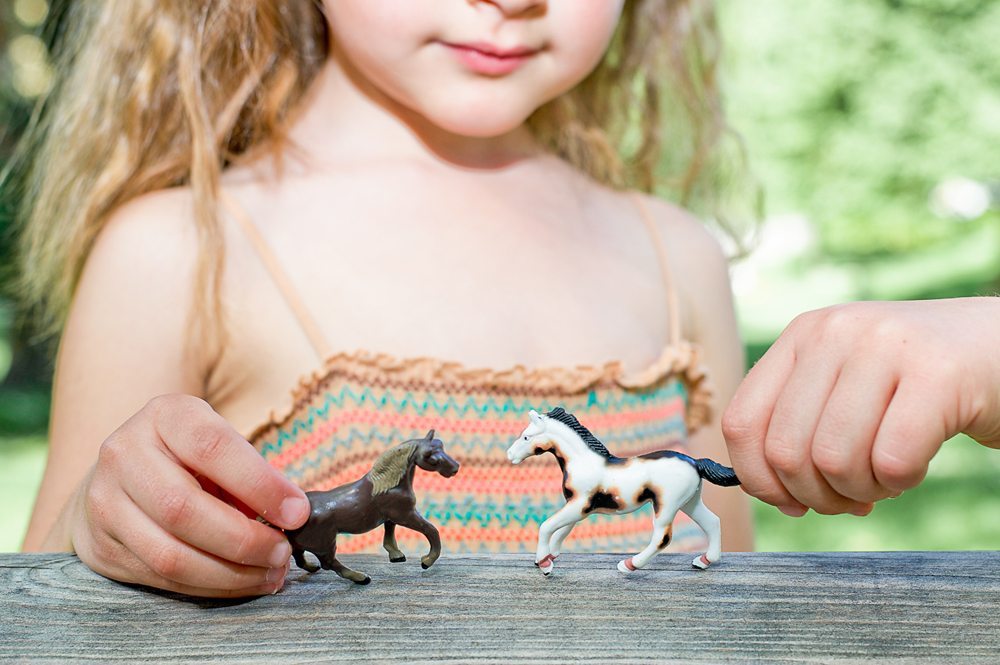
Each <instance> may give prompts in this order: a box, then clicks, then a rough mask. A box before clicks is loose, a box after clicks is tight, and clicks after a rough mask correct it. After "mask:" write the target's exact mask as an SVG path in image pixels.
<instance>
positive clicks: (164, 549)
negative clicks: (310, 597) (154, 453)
mask: <svg viewBox="0 0 1000 665" xmlns="http://www.w3.org/2000/svg"><path fill="white" fill-rule="evenodd" d="M116 505H117V506H118V511H117V516H116V517H117V520H116V521H117V523H116V525H114V526H113V527H112V530H111V532H110V535H111V536H113V537H114V538H115V539H116V540H117V541H118V542H120V543H121V544H122V545H124V546H125V548H126V549H128V550H129V551H130V552H131V553H132V554H133V555H134V556H135V557H136V559H138V560H139V561H141V562H142V563H143V564H144V565H145V566H146V568H148V569H149V570H150V571H151V572H152V573H153V574H154V575H155V576H156V577H157V578H163V579H165V580H171V581H173V582H176V583H178V584H181V585H184V586H187V587H193V588H201V589H249V588H255V587H265V586H267V585H269V584H270V585H273V584H275V583H277V582H279V581H281V579H283V577H282V574H281V571H282V570H283V568H280V567H279V568H270V569H269V568H265V567H259V566H244V565H240V564H237V563H232V562H230V561H224V560H222V559H219V558H218V557H215V556H213V555H211V554H208V553H206V552H202V551H200V550H196V549H195V548H193V547H191V546H190V545H188V544H187V543H184V542H181V541H180V540H178V539H177V538H176V537H174V536H173V535H171V534H169V533H167V532H166V531H164V530H163V529H161V528H160V526H159V525H158V524H156V522H154V521H153V520H152V519H151V518H150V517H149V516H148V515H146V514H145V513H144V512H142V509H140V508H139V506H137V505H136V504H135V503H133V502H132V499H130V498H129V497H128V495H126V494H125V493H124V492H121V493H120V496H119V498H118V500H117V503H116ZM138 581H140V582H141V583H142V584H150V585H153V586H160V585H159V584H157V583H156V582H153V581H149V580H146V579H140V580H138Z"/></svg>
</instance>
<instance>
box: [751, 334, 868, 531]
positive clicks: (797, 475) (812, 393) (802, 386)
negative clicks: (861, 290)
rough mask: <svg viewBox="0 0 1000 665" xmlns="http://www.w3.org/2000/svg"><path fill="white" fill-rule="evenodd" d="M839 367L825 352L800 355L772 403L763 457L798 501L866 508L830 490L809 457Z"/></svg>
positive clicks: (822, 509) (823, 507) (838, 509)
mask: <svg viewBox="0 0 1000 665" xmlns="http://www.w3.org/2000/svg"><path fill="white" fill-rule="evenodd" d="M840 367H841V365H840V362H839V359H838V358H836V357H835V356H833V355H832V354H828V353H820V354H811V355H810V356H808V357H804V358H802V359H800V361H799V362H798V363H797V365H796V369H795V370H794V371H793V372H792V374H791V376H790V377H789V378H788V382H787V383H786V385H785V388H784V390H783V391H782V392H781V395H779V397H778V400H777V402H776V403H775V405H774V412H773V413H772V415H771V422H770V424H769V425H768V429H767V434H766V436H765V440H764V457H765V459H766V460H767V463H768V464H769V465H770V466H771V468H772V469H774V472H775V475H777V476H778V478H779V479H780V480H781V482H782V484H783V485H784V486H785V489H786V490H787V491H788V493H789V494H791V495H792V496H793V497H795V499H796V500H797V501H799V502H800V503H801V504H803V505H805V506H808V507H810V508H812V509H813V510H815V511H817V512H819V513H824V514H837V513H845V512H855V513H861V512H864V513H867V512H868V507H867V506H863V505H861V504H858V503H857V502H855V501H853V500H851V499H848V498H846V497H843V496H841V495H840V494H838V493H837V492H836V491H834V490H833V488H831V487H830V485H829V483H827V482H826V480H825V479H824V478H823V476H822V475H821V474H820V473H819V471H818V470H817V469H816V467H815V466H813V462H812V441H813V436H814V434H815V432H816V426H817V424H818V423H819V420H820V417H821V415H822V413H823V409H824V407H825V406H826V403H827V400H828V399H829V396H830V393H831V391H832V390H833V386H834V385H835V384H836V382H837V378H838V376H839V375H840Z"/></svg>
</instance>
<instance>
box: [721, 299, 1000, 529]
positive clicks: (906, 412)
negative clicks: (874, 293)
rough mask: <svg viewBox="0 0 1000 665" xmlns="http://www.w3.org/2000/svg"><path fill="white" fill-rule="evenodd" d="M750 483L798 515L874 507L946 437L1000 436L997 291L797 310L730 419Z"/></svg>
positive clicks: (726, 424)
mask: <svg viewBox="0 0 1000 665" xmlns="http://www.w3.org/2000/svg"><path fill="white" fill-rule="evenodd" d="M722 427H723V433H724V435H725V438H726V442H727V444H728V446H729V453H730V455H731V457H732V461H733V466H734V468H735V469H736V471H737V473H738V475H739V477H740V480H742V482H743V488H744V489H745V490H746V491H747V492H748V493H750V494H751V495H753V496H755V497H757V498H759V499H761V500H762V501H766V502H767V503H770V504H773V505H775V506H778V507H779V508H780V509H781V510H782V511H783V512H785V513H787V514H790V515H801V514H803V513H805V512H806V510H807V509H808V508H812V509H814V510H815V511H817V512H819V513H824V514H837V513H853V514H856V515H865V514H867V513H868V512H870V511H871V509H872V507H873V502H875V501H878V500H880V499H884V498H886V497H889V496H897V495H898V494H899V493H900V492H902V491H903V490H905V489H908V488H911V487H914V486H915V485H917V484H918V483H920V481H921V480H923V478H924V475H925V474H926V473H927V465H928V463H929V462H930V460H931V458H932V457H933V456H934V454H935V453H936V452H937V451H938V448H940V446H941V444H942V442H944V441H945V440H947V439H948V438H950V437H952V436H954V435H955V434H957V433H959V432H965V433H967V434H969V435H970V436H972V437H974V438H976V439H977V440H978V441H979V442H980V443H982V444H984V445H988V446H992V447H1000V298H962V299H952V300H938V301H915V302H861V303H851V304H846V305H838V306H834V307H828V308H825V309H821V310H817V311H814V312H809V313H807V314H803V315H801V316H799V317H798V318H796V319H795V320H794V321H793V322H792V323H791V324H790V325H789V326H788V328H787V329H786V330H785V331H784V332H783V333H782V335H781V337H780V338H779V339H778V341H776V342H775V343H774V345H773V346H772V347H771V348H770V349H769V350H768V352H767V353H766V354H765V355H764V357H763V358H761V360H760V362H758V363H757V364H756V365H755V366H754V368H753V369H752V370H751V371H750V373H749V374H748V376H747V378H746V379H745V380H744V381H743V383H742V385H741V386H740V388H739V389H738V390H737V392H736V395H735V396H734V398H733V400H732V402H731V403H730V405H729V408H728V409H727V410H726V412H725V414H724V415H723V419H722Z"/></svg>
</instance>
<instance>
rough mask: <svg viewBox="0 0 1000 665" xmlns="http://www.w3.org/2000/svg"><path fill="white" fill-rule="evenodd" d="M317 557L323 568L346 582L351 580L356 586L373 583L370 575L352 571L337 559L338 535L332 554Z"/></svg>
mask: <svg viewBox="0 0 1000 665" xmlns="http://www.w3.org/2000/svg"><path fill="white" fill-rule="evenodd" d="M317 556H318V557H319V562H320V564H321V565H322V566H323V568H325V569H327V570H332V571H333V572H335V573H337V574H338V575H340V576H341V577H343V578H344V579H345V580H350V581H352V582H354V583H355V584H368V583H369V582H371V581H372V578H370V577H368V575H366V574H364V573H362V572H360V571H357V570H351V569H350V568H348V567H347V566H345V565H344V564H342V563H340V561H339V560H338V559H337V536H336V534H334V536H333V542H332V543H331V544H330V552H329V553H327V554H319V555H317Z"/></svg>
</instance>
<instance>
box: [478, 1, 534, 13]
mask: <svg viewBox="0 0 1000 665" xmlns="http://www.w3.org/2000/svg"><path fill="white" fill-rule="evenodd" d="M471 2H473V3H474V4H482V3H485V4H490V5H495V6H496V7H497V8H498V9H499V10H500V11H502V12H503V13H504V15H505V16H517V17H523V16H525V15H531V16H536V15H537V16H541V15H543V14H545V8H546V5H547V4H548V0H471Z"/></svg>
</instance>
